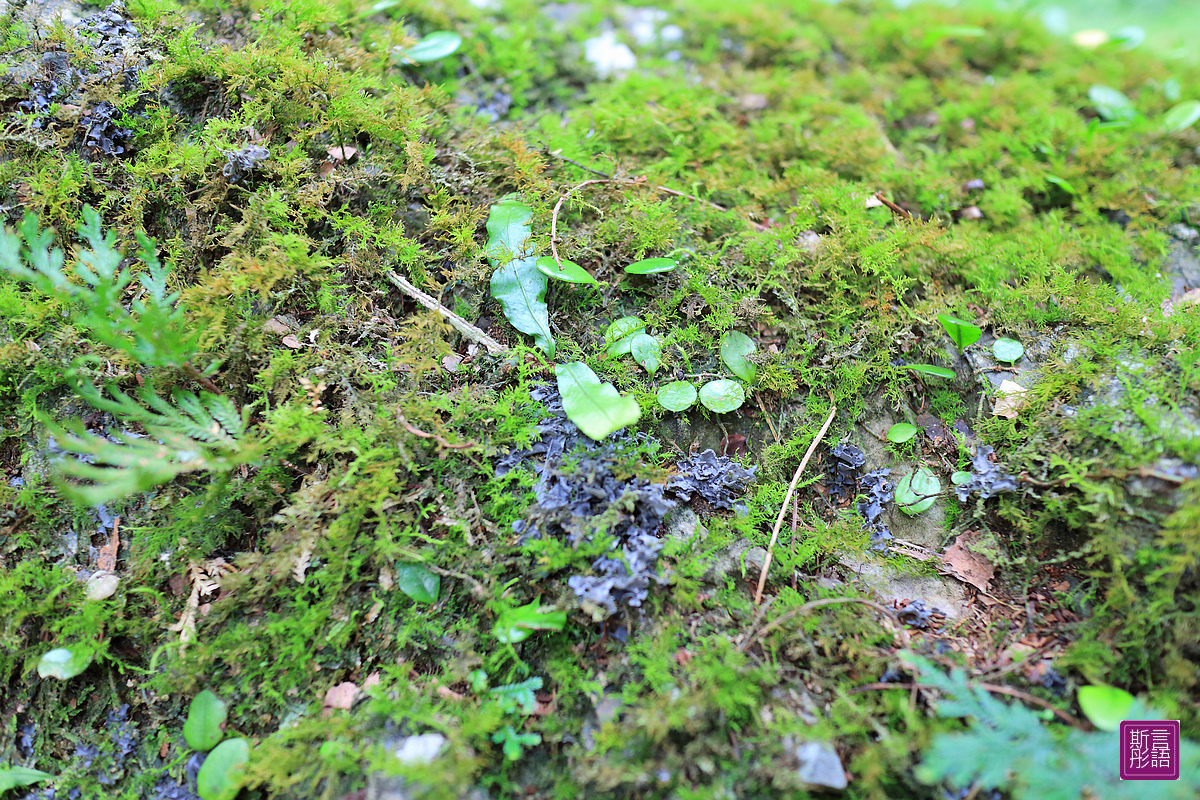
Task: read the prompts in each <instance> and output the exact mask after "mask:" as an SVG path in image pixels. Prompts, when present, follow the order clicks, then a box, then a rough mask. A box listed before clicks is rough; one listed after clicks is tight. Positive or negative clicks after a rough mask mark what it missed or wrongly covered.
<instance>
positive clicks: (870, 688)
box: [847, 683, 1089, 731]
mask: <svg viewBox="0 0 1200 800" xmlns="http://www.w3.org/2000/svg"><path fill="white" fill-rule="evenodd" d="M919 686H920V684H917V683H868V684H866V685H865V686H856V687H855V688H853V689H851V690H850V691H848V692H847V694H862V693H863V692H876V691H879V690H881V689H913V688H917V687H919ZM976 686H978V687H979V688H981V689H984V690H986V691H989V692H991V693H992V694H1005V695H1008V696H1009V697H1015V698H1017V699H1018V700H1023V701H1025V702H1026V703H1033V704H1034V705H1035V706H1041V707H1042V708H1046V709H1049V710H1050V711H1052V712H1054V715H1055V716H1056V717H1058V718H1059V719H1061V720H1062V721H1063V722H1065V723H1067V724H1068V725H1071V726H1073V727H1076V728H1079V729H1080V730H1085V731H1086V730H1089V728H1088V726H1087V725H1084V724H1083V723H1082V722H1080V721H1079V720H1077V719H1076V718H1075V717H1073V716H1071V715H1070V714H1068V713H1067V712H1066V711H1063V710H1062V709H1060V708H1055V707H1054V706H1052V705H1051V704H1050V703H1047V702H1046V701H1045V700H1043V699H1042V698H1040V697H1034V696H1033V695H1031V694H1026V693H1025V692H1022V691H1021V690H1020V689H1014V688H1012V687H1011V686H1004V685H1001V684H997V683H978V684H976ZM927 688H932V687H927Z"/></svg>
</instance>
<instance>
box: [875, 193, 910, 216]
mask: <svg viewBox="0 0 1200 800" xmlns="http://www.w3.org/2000/svg"><path fill="white" fill-rule="evenodd" d="M875 199H876V200H878V201H879V202H881V203H883V204H884V205H885V206H887V207H888V209H890V210H891V212H892V213H893V214H895V215H896V216H898V217H900V218H901V219H912V218H913V215H912V212H911V211H907V210H905V209H903V208H901V207H900V206H898V205H896V204H895V203H893V202H892V201H891V200H888V199H887V198H886V197H884V196H883V192H876V193H875Z"/></svg>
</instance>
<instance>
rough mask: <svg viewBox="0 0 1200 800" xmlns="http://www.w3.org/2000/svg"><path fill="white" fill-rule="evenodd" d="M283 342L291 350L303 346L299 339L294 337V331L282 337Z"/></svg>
mask: <svg viewBox="0 0 1200 800" xmlns="http://www.w3.org/2000/svg"><path fill="white" fill-rule="evenodd" d="M283 343H284V344H285V345H287V346H288V347H290V348H292V349H293V350H299V349H300V348H301V347H304V345H303V344H302V343H301V342H300V340H299V339H297V338H296V335H295V334H294V333H290V334H288V335H287V336H285V337H283Z"/></svg>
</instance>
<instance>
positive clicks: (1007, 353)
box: [992, 339, 1025, 364]
mask: <svg viewBox="0 0 1200 800" xmlns="http://www.w3.org/2000/svg"><path fill="white" fill-rule="evenodd" d="M992 355H994V356H995V357H996V360H997V361H1004V362H1006V363H1009V364H1012V363H1013V362H1016V361H1019V360H1020V359H1021V356H1023V355H1025V346H1024V345H1023V344H1021V343H1020V342H1018V341H1017V340H1016V339H997V340H996V341H995V342H993V343H992Z"/></svg>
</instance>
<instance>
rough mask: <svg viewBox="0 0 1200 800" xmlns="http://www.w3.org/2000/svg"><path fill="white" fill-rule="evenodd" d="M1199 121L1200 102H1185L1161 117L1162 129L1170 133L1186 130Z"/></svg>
mask: <svg viewBox="0 0 1200 800" xmlns="http://www.w3.org/2000/svg"><path fill="white" fill-rule="evenodd" d="M1197 120H1200V100H1185V101H1184V102H1182V103H1180V104H1179V105H1177V106H1174V107H1173V108H1171V110H1170V111H1168V112H1167V113H1166V114H1164V115H1163V121H1162V124H1163V127H1164V128H1166V129H1167V130H1168V131H1169V132H1171V133H1177V132H1179V131H1184V130H1187V129H1188V128H1190V127H1192V126H1193V125H1195V124H1196V121H1197Z"/></svg>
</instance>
